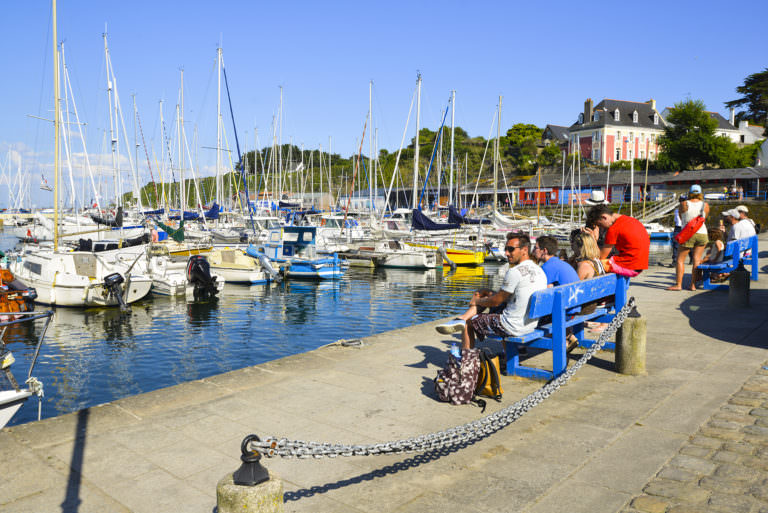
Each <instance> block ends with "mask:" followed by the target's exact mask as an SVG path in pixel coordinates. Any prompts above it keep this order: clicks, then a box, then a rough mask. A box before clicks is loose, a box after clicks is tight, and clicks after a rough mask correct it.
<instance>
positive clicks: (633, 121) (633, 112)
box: [632, 110, 637, 123]
mask: <svg viewBox="0 0 768 513" xmlns="http://www.w3.org/2000/svg"><path fill="white" fill-rule="evenodd" d="M632 123H637V111H636V110H635V111H632Z"/></svg>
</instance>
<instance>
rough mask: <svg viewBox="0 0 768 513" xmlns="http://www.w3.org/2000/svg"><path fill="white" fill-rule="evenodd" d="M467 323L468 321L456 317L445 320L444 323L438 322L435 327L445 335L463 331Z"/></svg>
mask: <svg viewBox="0 0 768 513" xmlns="http://www.w3.org/2000/svg"><path fill="white" fill-rule="evenodd" d="M466 324H467V323H466V321H463V320H461V319H454V320H452V321H448V322H444V323H443V324H438V325H437V326H435V329H436V330H437V332H438V333H442V334H443V335H450V334H451V333H461V332H462V331H464V327H465V326H466Z"/></svg>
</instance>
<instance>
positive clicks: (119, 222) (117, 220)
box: [91, 207, 123, 228]
mask: <svg viewBox="0 0 768 513" xmlns="http://www.w3.org/2000/svg"><path fill="white" fill-rule="evenodd" d="M91 219H93V222H94V223H96V224H103V225H104V226H114V227H116V228H118V227H120V226H123V207H117V214H115V216H114V217H112V218H109V217H101V216H97V215H96V214H91Z"/></svg>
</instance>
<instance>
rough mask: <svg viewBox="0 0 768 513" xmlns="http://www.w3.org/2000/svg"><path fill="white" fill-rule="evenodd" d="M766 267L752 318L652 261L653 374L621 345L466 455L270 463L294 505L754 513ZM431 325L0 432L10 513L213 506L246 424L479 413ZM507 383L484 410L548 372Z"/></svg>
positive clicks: (648, 308)
mask: <svg viewBox="0 0 768 513" xmlns="http://www.w3.org/2000/svg"><path fill="white" fill-rule="evenodd" d="M766 242H768V239H767V238H766V237H763V238H762V244H763V246H764V247H766V246H765V244H766ZM761 264H762V265H765V260H763V261H761ZM765 271H766V269H765V268H763V269H762V270H761V281H760V282H758V283H754V282H753V284H752V287H753V290H752V306H751V308H749V309H747V310H743V311H733V310H729V309H728V308H727V292H722V291H714V292H667V291H665V290H663V288H664V287H666V286H667V285H669V284H671V281H672V279H671V273H672V270H671V269H669V268H662V267H656V268H654V269H651V270H649V272H646V273H643V274H642V275H641V279H635V280H633V285H632V286H631V288H630V293H631V294H632V295H634V296H635V297H636V298H637V301H638V305H639V310H640V312H641V314H643V316H644V317H645V318H646V320H647V323H648V355H647V368H648V375H647V376H640V377H630V376H622V375H619V374H617V373H615V372H614V370H613V359H614V355H613V354H612V353H610V352H603V353H599V354H598V356H597V357H596V358H594V359H593V360H591V361H590V363H589V364H588V365H586V366H584V368H582V369H581V370H580V371H579V373H578V374H577V375H576V376H575V377H574V378H573V379H572V380H571V382H570V383H569V384H568V385H567V386H565V387H563V388H561V389H560V390H559V391H558V392H557V393H556V394H554V395H553V396H552V397H551V398H549V399H548V400H547V401H545V402H544V403H543V404H541V405H539V406H537V407H536V408H534V409H533V410H531V411H530V412H529V413H527V414H526V415H525V416H524V417H522V418H521V419H520V420H518V421H517V422H515V423H514V424H512V425H511V426H508V427H507V428H505V429H504V430H502V431H500V432H497V433H495V434H493V435H491V436H489V437H487V438H484V439H481V440H478V441H476V442H474V443H471V444H468V445H467V446H466V447H464V448H462V449H459V450H453V451H448V450H445V451H433V452H429V453H426V454H411V455H400V456H377V457H354V458H336V459H326V460H314V459H311V460H274V459H273V460H267V461H266V466H267V467H268V468H269V469H270V471H272V472H274V473H276V474H278V475H279V476H281V477H282V478H283V480H284V481H285V488H286V494H285V500H286V503H285V507H286V511H291V512H293V511H295V512H325V511H333V512H342V513H343V512H358V513H359V512H378V511H381V512H391V511H396V512H423V511H455V512H463V511H467V512H470V511H471V512H476V511H477V512H511V511H522V512H526V513H544V512H546V513H556V512H560V511H562V512H569V513H578V512H589V513H600V512H606V513H615V512H618V511H670V512H672V511H674V512H675V513H680V512H682V511H692V510H691V509H690V508H689V509H688V510H685V509H681V508H684V507H689V506H691V507H696V508H699V509H698V510H703V511H708V509H707V508H709V509H711V510H713V511H722V510H727V511H750V510H749V509H747V507H749V508H752V511H761V510H760V507H761V506H758V504H760V501H764V500H765V496H764V495H761V493H762V491H764V490H765V489H766V487H765V486H761V481H760V480H761V479H765V477H766V472H767V471H766V469H765V467H764V466H763V467H761V466H760V465H764V462H765V457H766V451H765V448H766V447H768V433H766V432H765V429H764V428H765V427H766V426H765V422H764V419H765V417H761V413H762V412H763V409H764V408H765V404H764V403H765V399H764V397H762V396H760V397H758V395H757V394H758V393H764V392H765V389H764V388H762V387H764V384H765V383H764V381H763V380H764V379H765V378H764V375H763V374H757V375H756V374H755V372H756V371H758V370H759V369H760V367H761V365H765V364H764V363H762V362H765V361H766V359H768V352H767V351H766V336H765V333H766V329H767V328H768V315H767V314H768V280H767V279H766V277H765V275H764V274H765ZM435 324H437V323H436V322H433V323H427V324H423V325H418V326H412V327H409V328H406V329H400V330H395V331H390V332H386V333H382V334H380V335H376V336H373V337H369V338H366V339H364V346H363V347H359V348H356V347H341V346H328V347H325V348H321V349H319V350H317V351H313V352H310V353H306V354H302V355H296V356H293V357H289V358H284V359H281V360H278V361H274V362H270V363H267V364H264V365H259V366H256V367H250V368H246V369H241V370H238V371H234V372H230V373H227V374H223V375H218V376H212V377H210V378H206V379H202V380H198V381H194V382H190V383H185V384H182V385H178V386H175V387H171V388H167V389H163V390H158V391H155V392H150V393H147V394H142V395H138V396H133V397H128V398H125V399H122V400H119V401H116V402H114V403H110V404H106V405H103V406H99V407H94V408H90V409H88V410H83V411H81V412H78V413H74V414H70V415H64V416H61V417H57V418H53V419H47V420H44V421H42V422H35V423H30V424H25V425H21V426H15V427H13V428H8V429H5V430H3V431H0V454H2V455H3V457H2V459H1V460H0V511H3V512H14V513H16V512H19V513H20V512H27V511H29V512H35V513H45V512H62V511H63V512H82V513H85V512H104V511H110V512H126V511H135V512H158V511H161V512H166V511H182V512H186V511H189V512H204V513H210V512H212V511H213V510H214V508H215V505H216V498H215V494H216V483H217V482H218V480H219V479H221V478H222V477H223V476H224V475H226V474H227V473H231V472H232V471H233V470H235V469H236V468H237V467H238V465H239V460H238V456H239V447H240V442H241V441H242V439H243V437H244V436H245V435H246V434H248V433H257V434H259V435H263V436H267V435H277V436H286V437H290V438H298V439H303V440H317V441H329V442H345V443H372V442H382V441H387V440H393V439H399V438H405V437H409V436H415V435H418V434H422V433H429V432H433V431H438V430H442V429H445V428H448V427H451V426H454V425H457V424H463V423H465V422H468V421H470V420H473V419H476V418H478V417H479V416H480V411H479V409H477V408H474V407H471V406H450V405H448V404H444V403H439V402H437V401H436V400H435V399H434V392H433V389H432V378H433V377H434V376H435V373H436V371H437V369H438V368H439V367H441V366H442V365H443V363H444V362H445V358H446V353H447V349H448V347H449V346H450V343H451V342H452V341H453V340H455V339H454V338H451V337H447V336H441V335H438V334H437V333H436V332H435V331H434V326H435ZM340 338H341V337H340ZM576 353H577V354H575V355H573V357H574V358H576V357H579V356H580V354H578V353H579V351H576ZM535 358H537V359H539V362H540V363H541V362H543V361H544V360H545V359H544V358H543V357H540V356H537V357H535ZM503 385H504V389H505V394H504V399H503V402H502V403H501V404H496V403H493V404H489V409H490V410H495V409H500V408H503V407H505V406H508V405H509V404H511V403H513V402H514V401H516V400H517V399H519V398H521V397H524V396H525V395H527V394H529V393H530V392H532V391H534V390H536V389H537V388H538V387H539V386H540V383H536V382H531V381H527V380H522V379H515V378H511V377H507V378H504V380H503ZM49 400H52V398H49ZM758 400H759V401H760V402H759V403H758ZM724 404H725V405H726V406H723V405H724ZM743 407H749V411H747V410H746V409H745V408H743ZM729 437H730V438H729ZM747 443H749V444H752V446H751V447H750V446H748V445H747ZM715 445H716V447H715ZM710 446H711V447H710ZM705 451H706V452H705ZM729 458H730V459H732V460H733V461H728V459H729ZM733 484H735V485H738V487H733V488H729V486H731V485H733ZM723 488H725V490H723ZM737 490H738V491H737ZM761 490H762V491H761ZM734 492H736V493H734ZM730 500H733V501H734V502H733V503H732V504H733V505H734V506H727V505H726V506H723V505H724V504H728V501H730ZM729 507H730V508H731V509H729ZM735 507H738V508H742V509H733V508H735ZM675 508H677V509H675ZM718 508H719V510H718ZM698 510H696V511H698Z"/></svg>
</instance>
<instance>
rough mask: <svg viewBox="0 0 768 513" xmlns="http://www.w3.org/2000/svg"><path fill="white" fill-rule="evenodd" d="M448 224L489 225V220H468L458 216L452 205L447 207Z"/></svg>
mask: <svg viewBox="0 0 768 513" xmlns="http://www.w3.org/2000/svg"><path fill="white" fill-rule="evenodd" d="M448 222H449V223H458V224H491V220H490V219H469V218H467V217H464V216H463V215H461V214H459V213H458V212H457V211H456V208H454V206H453V205H448Z"/></svg>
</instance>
